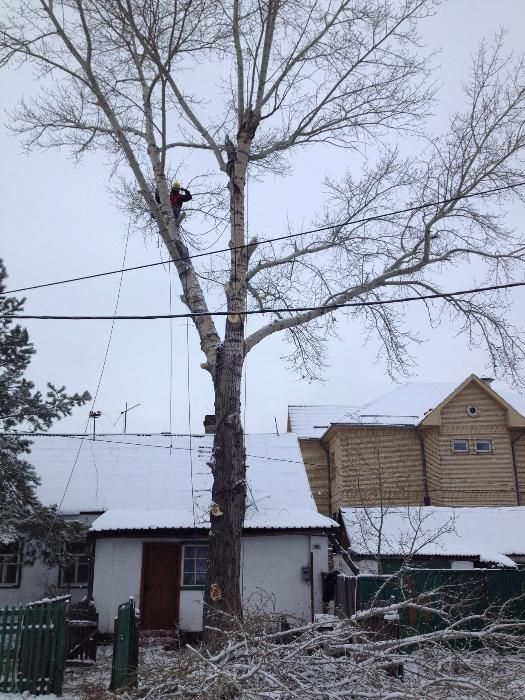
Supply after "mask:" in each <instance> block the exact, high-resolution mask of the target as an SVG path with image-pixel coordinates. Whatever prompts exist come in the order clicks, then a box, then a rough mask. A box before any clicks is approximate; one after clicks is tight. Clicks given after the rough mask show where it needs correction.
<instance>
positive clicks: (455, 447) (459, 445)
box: [452, 438, 469, 454]
mask: <svg viewBox="0 0 525 700" xmlns="http://www.w3.org/2000/svg"><path fill="white" fill-rule="evenodd" d="M468 451H469V445H468V440H466V439H465V438H456V439H455V440H452V452H455V453H457V454H466V453H467V452H468Z"/></svg>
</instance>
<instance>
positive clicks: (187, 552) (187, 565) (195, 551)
mask: <svg viewBox="0 0 525 700" xmlns="http://www.w3.org/2000/svg"><path fill="white" fill-rule="evenodd" d="M207 568H208V545H207V544H186V545H184V558H183V566H182V585H183V586H204V585H205V583H206V571H207Z"/></svg>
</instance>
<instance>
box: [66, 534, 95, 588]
mask: <svg viewBox="0 0 525 700" xmlns="http://www.w3.org/2000/svg"><path fill="white" fill-rule="evenodd" d="M66 554H67V564H64V565H62V566H61V567H60V573H59V581H58V585H59V586H60V587H61V588H68V587H69V588H84V587H86V586H87V585H88V583H89V567H90V556H89V554H90V552H89V545H88V544H87V543H86V542H70V543H69V544H68V545H67V547H66Z"/></svg>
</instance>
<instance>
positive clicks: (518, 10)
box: [0, 0, 525, 433]
mask: <svg viewBox="0 0 525 700" xmlns="http://www.w3.org/2000/svg"><path fill="white" fill-rule="evenodd" d="M500 26H504V27H506V28H507V30H508V34H507V37H506V43H507V45H508V47H509V48H510V49H514V50H515V51H516V52H519V51H520V50H522V46H523V36H524V35H525V13H524V11H523V3H522V2H521V1H520V0H499V2H497V3H495V2H494V1H493V0H449V2H448V3H445V4H444V5H443V6H442V7H441V8H440V9H439V11H438V13H437V15H436V16H435V17H433V18H431V19H430V20H427V22H426V23H425V24H424V25H423V26H422V32H423V35H424V38H425V41H426V42H427V44H428V46H429V47H431V48H435V49H440V50H441V54H440V55H439V57H437V58H436V60H435V62H436V64H437V66H438V69H437V72H436V75H437V78H438V80H439V81H440V82H441V83H442V87H441V90H440V99H441V104H440V106H439V109H438V110H437V113H436V117H435V119H434V120H433V125H434V126H440V125H441V126H442V128H443V129H445V128H446V115H447V113H449V112H450V111H453V110H455V109H459V108H461V106H462V103H461V100H462V96H461V77H462V75H463V76H465V75H466V73H467V72H468V69H469V57H470V55H471V53H472V52H473V51H475V49H476V46H477V44H478V42H479V41H480V39H481V38H482V37H483V36H490V35H492V34H493V33H494V32H495V31H497V30H498V28H499V27H500ZM0 86H1V93H2V96H3V98H4V100H3V104H4V106H6V107H9V106H10V105H12V104H14V103H15V102H16V100H17V99H18V98H19V97H20V96H21V95H23V94H26V95H29V94H31V92H32V91H33V90H34V89H36V87H37V86H36V85H35V84H34V83H33V81H32V80H31V78H30V76H29V75H27V74H16V73H11V74H9V75H7V74H6V73H5V72H1V73H0ZM0 139H1V152H2V165H1V188H2V189H1V191H2V206H1V209H0V217H1V219H0V226H1V236H2V246H1V250H0V255H1V256H2V257H3V258H4V261H5V264H6V266H7V270H8V273H9V281H8V288H18V287H24V286H26V285H31V284H35V283H40V282H47V281H52V280H55V279H61V278H64V277H73V276H78V275H84V274H90V273H93V272H99V271H104V270H107V269H113V268H118V267H120V266H121V263H122V260H123V255H124V246H125V241H126V232H127V226H128V224H127V220H126V218H125V216H124V215H123V214H122V213H121V212H120V211H119V210H118V209H117V208H116V207H115V206H114V203H113V202H112V195H111V194H110V192H109V189H108V186H109V185H110V181H109V177H110V170H109V167H108V166H107V164H106V163H105V162H104V159H103V157H101V156H94V155H90V156H88V157H87V159H86V160H84V161H83V162H81V163H79V164H76V163H75V162H73V161H72V160H71V159H70V158H69V157H68V155H67V153H65V152H62V153H61V152H45V153H33V154H31V155H29V156H26V155H23V154H22V149H21V147H20V144H19V142H18V141H17V139H16V137H15V136H13V135H11V134H9V133H8V132H7V130H6V129H5V128H2V131H1V133H0ZM346 158H348V156H347V155H345V154H344V153H343V152H341V151H327V152H326V154H325V153H324V152H322V153H319V152H317V153H304V154H301V155H300V156H299V157H298V158H297V159H296V161H294V166H295V167H294V171H293V173H292V175H291V176H289V177H286V178H284V179H277V178H274V177H273V176H271V177H268V178H267V179H266V180H265V181H264V182H257V183H251V184H250V190H249V211H248V214H249V227H250V233H257V234H259V235H260V236H261V237H270V236H277V235H280V234H282V233H284V232H285V231H286V226H287V222H288V221H294V222H295V225H296V226H297V228H299V227H300V226H301V224H303V223H304V224H307V223H308V222H309V217H310V215H312V214H314V213H315V210H316V208H317V209H319V210H320V209H321V207H322V205H323V201H324V196H325V194H326V192H325V190H324V188H323V185H322V181H323V178H324V177H325V175H327V174H328V175H329V174H331V173H333V172H342V171H343V170H344V169H345V168H346V167H347V164H346V162H345V159H346ZM174 165H176V164H174ZM197 167H198V161H192V162H187V163H185V164H184V168H183V172H184V174H185V175H186V177H187V178H191V177H194V176H196V175H198V172H195V170H196V169H197ZM183 184H184V183H183ZM512 216H513V218H514V220H515V222H517V223H518V222H519V224H520V225H521V223H522V221H523V212H521V211H519V210H516V211H513V213H512ZM188 226H191V221H190V222H189V223H188ZM218 245H220V242H219V244H218ZM161 254H163V251H162V250H161V249H159V248H158V246H157V245H156V244H155V242H154V241H151V240H150V241H144V240H143V238H142V236H140V235H138V234H135V235H132V236H131V237H130V240H129V245H128V250H127V259H126V265H127V266H131V265H139V264H143V263H148V262H155V261H158V260H159V259H160V257H161ZM163 257H164V255H163ZM453 280H454V284H457V283H458V281H460V280H461V276H458V274H457V273H456V274H455V276H454V278H453ZM118 284H119V278H118V276H113V277H108V278H102V279H96V280H93V281H87V282H81V283H76V284H72V285H67V286H59V287H54V288H50V289H45V290H36V291H33V292H28V293H27V304H26V312H27V313H35V314H41V313H56V314H112V313H113V310H114V305H115V300H116V295H117V290H118ZM173 284H174V287H173V309H174V311H183V310H184V309H183V307H182V305H181V304H180V303H179V302H178V300H177V298H178V294H179V293H180V292H179V290H178V289H177V288H176V284H177V282H176V280H175V278H174V279H173ZM513 298H514V300H515V306H514V311H513V313H512V320H513V321H514V322H515V323H521V321H522V316H523V311H522V310H523V308H525V303H524V302H525V291H524V290H522V289H519V290H516V291H514V292H513ZM417 306H419V305H416V304H412V305H410V306H409V307H407V308H406V317H407V323H408V324H409V326H410V327H411V328H416V329H420V332H421V335H422V337H423V339H424V342H423V343H422V344H421V345H419V346H416V347H414V348H413V352H414V354H415V355H416V357H417V365H416V366H415V367H414V370H413V376H412V377H411V378H410V381H446V382H454V381H457V382H458V383H459V382H460V381H462V380H463V379H464V378H465V377H466V376H467V375H468V374H470V373H471V372H474V373H477V374H483V373H484V370H485V367H486V364H487V357H486V356H485V355H484V353H482V352H472V351H470V350H469V349H468V348H467V346H466V340H465V338H463V337H461V336H458V337H456V334H455V330H454V329H453V328H451V327H441V328H440V329H438V330H432V329H430V328H429V327H428V326H427V325H426V323H425V316H424V312H423V310H422V309H421V308H417ZM168 311H169V274H168V271H167V270H166V269H164V268H163V267H155V268H152V269H149V270H143V271H137V272H130V273H127V274H126V275H124V279H123V283H122V291H121V296H120V303H119V313H122V314H141V313H144V314H145V313H161V314H162V313H168ZM27 327H28V328H29V331H30V335H31V338H32V341H33V342H34V344H35V346H36V349H37V355H36V357H35V359H34V361H33V363H32V366H31V370H30V376H31V378H32V379H34V380H35V382H36V383H37V384H38V385H39V386H41V387H43V386H44V385H45V382H47V381H52V382H53V383H56V384H59V385H62V384H65V385H66V386H67V387H68V389H70V390H78V391H80V390H84V389H89V391H90V392H91V393H92V394H93V393H94V392H95V389H96V385H97V382H98V378H99V375H100V372H101V367H102V362H103V359H104V355H105V352H106V346H107V342H108V334H109V331H110V323H109V322H99V321H89V322H64V321H29V322H27ZM249 328H250V326H248V330H249ZM186 330H187V329H186V322H185V321H183V320H174V321H173V322H172V332H173V375H172V385H173V394H172V418H171V426H170V324H169V322H168V321H161V320H159V321H148V322H145V321H143V322H140V321H121V322H117V323H116V325H115V329H114V333H113V338H112V342H111V345H110V349H109V355H108V361H107V365H106V368H105V372H104V375H103V378H102V383H101V388H100V392H99V396H98V400H97V405H96V408H97V409H98V410H100V411H102V419H101V421H100V423H99V430H100V431H104V432H113V431H117V430H119V428H120V427H121V425H122V424H121V422H118V418H119V414H120V411H122V409H123V408H124V405H125V402H126V401H127V402H128V403H129V404H130V405H132V404H136V403H140V406H139V407H137V408H136V409H134V410H133V411H132V412H130V414H129V419H128V431H131V432H160V431H167V430H170V428H171V429H172V430H173V431H174V432H179V433H185V432H187V431H188V427H189V421H188V409H189V408H190V411H191V429H192V430H193V431H196V432H201V431H202V419H203V417H204V414H205V413H211V412H213V395H212V390H211V382H210V380H209V378H208V375H207V374H206V373H205V372H204V371H203V370H201V369H200V368H199V364H200V362H202V356H201V354H200V350H199V347H198V342H197V338H196V334H195V333H194V331H193V328H192V327H191V325H190V327H189V339H190V340H189V363H188V347H187V344H186ZM340 335H341V338H340V339H339V340H337V339H333V340H331V342H330V346H329V363H330V366H329V367H327V369H326V371H325V379H326V381H324V382H323V383H308V382H305V381H301V380H299V379H298V377H297V376H296V375H294V374H293V373H292V372H290V371H289V370H288V369H287V368H286V366H285V365H284V363H283V362H281V360H280V357H281V356H282V355H283V354H286V353H287V352H288V351H289V348H288V347H287V346H286V345H285V344H284V342H283V339H282V337H280V335H278V334H277V335H274V336H273V337H272V338H270V339H268V340H266V341H264V342H263V343H261V344H260V345H259V346H257V348H256V349H255V351H253V352H252V353H250V355H249V356H248V360H247V368H246V429H247V431H248V432H269V431H273V430H274V429H275V423H274V417H275V418H277V421H278V424H279V428H280V429H284V428H285V418H286V407H287V405H288V404H316V403H331V404H352V405H359V404H362V403H364V402H366V401H368V400H371V399H373V398H375V397H376V396H378V395H379V394H381V393H384V392H386V391H388V390H389V389H390V388H391V386H392V383H391V380H390V379H389V378H388V376H387V375H386V374H385V368H384V366H383V365H382V364H381V363H380V362H379V363H377V362H376V361H375V355H376V353H377V347H376V346H375V345H374V344H373V343H367V344H366V345H363V338H364V336H363V333H362V329H361V327H360V326H358V325H354V324H351V323H349V322H346V321H342V322H341V324H340ZM188 364H189V380H190V382H189V383H190V396H191V402H190V406H189V405H188V385H187V379H188V377H187V368H188ZM499 386H503V385H499ZM494 387H495V388H496V389H497V387H498V384H497V383H496V384H495V385H494ZM87 410H88V409H87V408H86V409H83V410H77V411H76V412H75V414H74V415H73V416H72V417H71V418H69V419H66V420H63V421H62V422H61V423H58V424H56V425H55V428H54V430H55V431H57V432H63V431H83V429H84V425H85V422H86V416H87ZM115 421H117V424H116V426H115V427H114V426H113V423H114V422H115Z"/></svg>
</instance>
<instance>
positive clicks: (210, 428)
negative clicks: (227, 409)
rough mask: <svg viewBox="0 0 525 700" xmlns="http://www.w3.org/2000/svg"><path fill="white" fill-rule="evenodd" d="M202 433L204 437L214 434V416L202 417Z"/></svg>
mask: <svg viewBox="0 0 525 700" xmlns="http://www.w3.org/2000/svg"><path fill="white" fill-rule="evenodd" d="M204 432H205V433H206V435H212V434H213V433H214V432H215V415H213V414H209V415H207V416H204Z"/></svg>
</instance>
